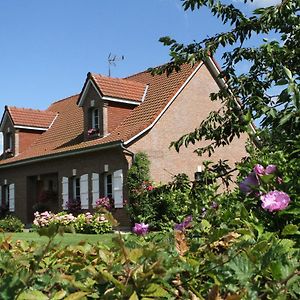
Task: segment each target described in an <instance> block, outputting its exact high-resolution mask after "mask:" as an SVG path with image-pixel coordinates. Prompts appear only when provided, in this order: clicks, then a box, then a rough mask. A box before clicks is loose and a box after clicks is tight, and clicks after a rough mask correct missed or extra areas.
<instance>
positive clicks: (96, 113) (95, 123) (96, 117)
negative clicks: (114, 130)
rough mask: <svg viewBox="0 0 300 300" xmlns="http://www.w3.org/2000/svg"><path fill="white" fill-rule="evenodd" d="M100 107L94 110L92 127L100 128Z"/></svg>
mask: <svg viewBox="0 0 300 300" xmlns="http://www.w3.org/2000/svg"><path fill="white" fill-rule="evenodd" d="M99 125H100V124H99V109H98V108H95V109H93V110H92V128H94V129H99V127H100V126H99Z"/></svg>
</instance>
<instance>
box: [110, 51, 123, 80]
mask: <svg viewBox="0 0 300 300" xmlns="http://www.w3.org/2000/svg"><path fill="white" fill-rule="evenodd" d="M124 58H125V57H124V55H122V56H117V55H114V54H111V53H109V55H108V58H107V61H108V77H110V75H111V72H110V68H111V66H114V67H115V66H116V62H117V61H121V60H124Z"/></svg>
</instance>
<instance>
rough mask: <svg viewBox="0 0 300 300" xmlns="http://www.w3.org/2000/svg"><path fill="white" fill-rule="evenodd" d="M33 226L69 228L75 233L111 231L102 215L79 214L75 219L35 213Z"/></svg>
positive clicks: (59, 214)
mask: <svg viewBox="0 0 300 300" xmlns="http://www.w3.org/2000/svg"><path fill="white" fill-rule="evenodd" d="M34 217H35V218H34V221H33V225H34V227H35V228H36V229H40V228H46V227H49V226H51V225H57V226H63V227H70V226H72V227H73V228H74V229H75V231H76V232H77V233H96V234H98V233H107V232H110V231H111V230H112V225H111V223H110V222H109V221H108V219H107V218H106V216H105V215H104V214H99V213H96V214H91V213H90V212H87V213H84V214H79V215H78V216H77V217H75V216H73V214H71V213H69V214H67V213H65V212H62V213H58V214H54V213H52V212H48V211H46V212H43V213H39V212H35V213H34Z"/></svg>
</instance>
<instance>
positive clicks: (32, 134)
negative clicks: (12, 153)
mask: <svg viewBox="0 0 300 300" xmlns="http://www.w3.org/2000/svg"><path fill="white" fill-rule="evenodd" d="M41 133H42V131H24V130H22V131H21V130H20V131H19V133H18V134H19V153H22V152H23V151H25V150H26V149H27V148H29V147H30V146H31V145H32V144H33V143H34V142H35V140H36V139H37V138H38V137H39V136H40V134H41Z"/></svg>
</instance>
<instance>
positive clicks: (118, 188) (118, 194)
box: [113, 170, 123, 208]
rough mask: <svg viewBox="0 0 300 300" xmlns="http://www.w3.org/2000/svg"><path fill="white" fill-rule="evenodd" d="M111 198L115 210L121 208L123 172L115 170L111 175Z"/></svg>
mask: <svg viewBox="0 0 300 300" xmlns="http://www.w3.org/2000/svg"><path fill="white" fill-rule="evenodd" d="M113 198H114V201H115V208H122V207H123V171H122V170H117V171H115V172H114V174H113Z"/></svg>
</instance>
